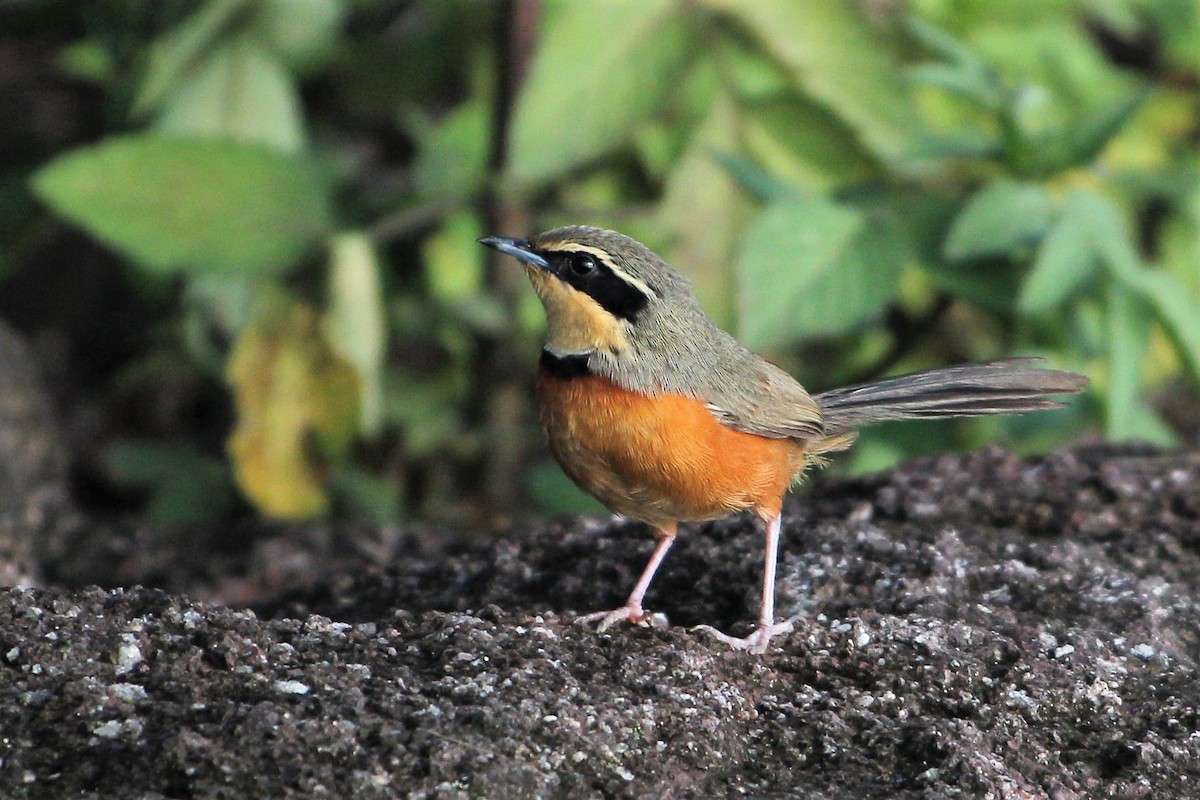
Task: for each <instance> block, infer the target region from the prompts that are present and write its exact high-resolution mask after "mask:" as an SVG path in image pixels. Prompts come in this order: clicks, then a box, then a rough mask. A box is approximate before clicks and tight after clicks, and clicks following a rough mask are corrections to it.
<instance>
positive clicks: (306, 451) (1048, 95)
mask: <svg viewBox="0 0 1200 800" xmlns="http://www.w3.org/2000/svg"><path fill="white" fill-rule="evenodd" d="M0 14H2V15H3V18H2V22H3V24H2V25H0V117H2V118H3V119H4V120H5V123H4V125H3V126H2V129H0V153H2V154H3V159H2V161H0V164H2V166H0V169H2V174H0V231H3V236H0V314H2V315H3V316H4V317H5V318H6V319H7V320H9V321H10V322H11V323H12V324H13V325H15V326H16V327H18V328H19V329H21V330H23V331H24V332H26V333H27V334H28V335H29V336H30V337H32V339H33V341H34V342H35V343H36V345H37V346H38V349H39V351H40V352H41V353H42V355H43V357H44V359H45V360H46V362H47V364H49V365H50V374H51V383H52V385H53V387H54V389H55V392H56V397H57V399H58V401H59V403H60V404H61V406H62V410H63V414H64V418H65V419H66V420H67V421H68V429H69V432H70V435H71V439H72V445H73V448H74V452H75V454H76V462H77V468H76V475H77V479H78V480H77V483H78V486H77V489H78V492H79V494H80V496H81V497H82V498H83V499H84V500H85V502H88V503H89V504H91V505H92V506H93V507H94V508H97V509H112V510H129V509H137V510H140V511H144V512H145V513H147V514H149V515H151V516H153V517H155V518H158V519H166V520H213V519H221V518H227V517H231V516H238V515H248V514H253V513H263V514H269V515H277V516H286V517H315V516H335V517H343V518H347V517H348V518H357V519H367V520H378V521H396V520H403V519H412V518H427V519H438V520H442V521H447V522H453V523H455V524H462V525H481V524H486V523H489V522H493V521H495V520H496V519H499V518H503V517H509V516H512V515H517V514H524V513H539V512H540V513H544V512H549V511H570V510H585V509H589V508H595V506H594V504H591V501H589V500H587V499H586V498H584V497H583V496H582V495H580V494H579V493H578V492H577V491H575V490H574V489H573V487H571V486H570V484H569V483H568V482H567V480H566V479H565V478H564V477H563V476H562V475H561V474H560V473H559V472H558V470H557V468H556V467H554V466H553V465H552V464H551V463H550V462H549V460H548V459H547V456H546V452H545V449H544V447H543V445H542V443H541V439H540V435H539V432H538V430H537V425H536V418H535V415H534V413H533V410H532V402H531V386H532V382H533V376H534V371H535V366H534V365H535V361H536V356H537V352H538V348H539V346H540V343H539V341H540V336H541V329H542V326H543V324H544V323H543V319H542V315H541V310H540V307H539V306H538V305H537V302H536V300H535V299H534V297H533V295H532V293H531V292H530V291H529V290H528V287H526V286H525V285H524V278H523V276H522V275H521V274H520V272H519V270H517V269H516V268H515V267H514V266H513V264H511V263H506V262H505V261H504V260H496V259H494V257H493V256H492V255H491V254H490V253H489V252H488V251H486V250H485V249H484V248H481V247H479V246H478V245H477V244H476V243H475V239H476V237H478V236H481V235H485V234H489V233H499V234H516V235H524V234H531V233H535V232H537V231H540V230H544V229H547V228H550V227H553V226H557V225H560V224H567V223H584V224H592V225H599V226H604V227H612V228H616V229H619V230H621V231H623V232H626V233H628V234H630V235H632V236H634V237H635V238H638V239H640V240H642V241H643V242H645V243H646V244H647V245H649V246H650V247H652V248H653V249H655V250H657V251H659V252H660V253H663V254H664V255H666V256H667V258H668V260H670V261H671V262H672V263H673V264H674V265H675V266H676V267H677V268H678V269H680V270H681V271H682V272H684V273H685V274H687V275H688V276H689V277H690V278H691V279H692V280H693V281H694V282H695V284H696V287H697V290H698V292H699V294H700V296H701V300H702V302H703V303H704V305H705V307H706V308H707V310H708V311H709V313H710V314H711V315H712V316H713V317H714V318H716V319H717V320H718V321H719V323H720V324H722V325H723V326H725V327H726V328H728V329H730V330H731V331H733V332H735V333H736V334H737V335H738V336H739V337H740V338H741V339H742V340H743V341H744V342H745V343H746V344H747V345H749V346H751V347H752V348H754V349H756V350H758V351H759V352H762V353H764V354H766V355H768V356H770V357H771V358H772V359H773V360H775V361H777V362H778V363H780V364H781V365H783V366H785V367H786V368H787V369H789V370H790V371H791V372H793V374H795V375H797V376H798V377H799V378H800V380H801V381H802V382H803V383H804V384H805V385H806V386H807V387H808V388H809V389H810V390H813V391H817V390H823V389H828V388H832V387H834V386H836V385H841V384H845V383H848V382H853V381H858V380H865V379H869V378H873V377H877V376H880V375H883V374H887V373H892V372H898V371H902V370H907V369H918V368H924V367H930V366H936V365H941V364H946V363H951V362H957V361H964V360H972V359H985V358H991V357H997V356H1002V355H1007V354H1032V355H1043V356H1045V357H1046V358H1047V359H1048V360H1049V362H1050V363H1052V364H1053V365H1054V366H1058V367H1062V368H1067V369H1072V370H1078V371H1081V372H1084V373H1087V374H1088V375H1089V376H1091V377H1092V379H1093V386H1094V388H1093V390H1092V391H1091V392H1090V393H1089V394H1087V395H1086V396H1084V397H1081V398H1079V399H1078V400H1077V401H1076V402H1073V403H1072V404H1071V405H1070V406H1069V407H1068V408H1067V409H1064V410H1063V411H1060V412H1055V413H1046V414H1038V415H1032V416H1030V417H1025V418H1017V419H1004V420H984V421H969V422H964V423H957V424H948V423H947V424H924V425H916V424H910V425H905V426H898V427H894V428H891V427H881V428H879V429H876V430H873V431H871V432H869V433H868V434H867V435H865V436H864V437H863V439H862V441H861V443H860V445H859V446H858V447H857V449H856V450H855V451H854V453H853V455H852V456H851V457H850V458H849V459H846V460H843V461H842V462H841V463H842V467H843V468H844V469H850V470H870V469H877V468H881V467H884V466H886V465H887V464H889V463H891V462H893V461H895V460H896V459H899V458H903V457H909V456H913V455H916V454H922V453H928V452H933V451H939V450H947V449H953V448H963V447H971V446H977V445H979V444H981V443H983V442H985V441H991V440H999V441H1001V442H1003V443H1005V444H1006V445H1007V446H1010V447H1014V448H1017V449H1019V450H1037V449H1047V448H1051V447H1054V446H1056V445H1058V444H1061V443H1063V442H1065V441H1068V440H1071V439H1073V438H1078V437H1080V436H1082V435H1097V434H1099V435H1103V436H1105V437H1108V438H1111V439H1115V440H1126V439H1139V440H1149V441H1151V442H1155V443H1159V444H1164V445H1170V444H1177V443H1185V442H1190V443H1193V444H1194V443H1195V442H1196V441H1197V430H1198V427H1200V413H1198V412H1197V410H1196V409H1197V406H1198V404H1197V402H1196V401H1197V379H1198V377H1200V161H1198V158H1197V144H1198V142H1200V6H1198V5H1197V4H1196V3H1195V2H1194V1H1193V0H1005V1H1004V2H993V1H992V0H908V1H907V2H904V1H902V0H686V1H685V0H558V2H552V1H551V0H545V1H544V2H536V0H512V1H511V2H483V0H474V1H466V0H425V1H424V2H421V1H414V2H399V1H397V0H347V1H346V2H339V1H338V0H156V2H153V3H146V2H140V0H89V1H87V2H77V1H76V0H0Z"/></svg>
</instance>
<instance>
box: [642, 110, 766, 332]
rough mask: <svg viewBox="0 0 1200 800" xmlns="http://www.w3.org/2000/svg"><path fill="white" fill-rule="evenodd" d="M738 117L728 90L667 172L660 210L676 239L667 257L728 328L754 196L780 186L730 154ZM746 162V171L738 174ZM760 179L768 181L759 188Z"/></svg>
mask: <svg viewBox="0 0 1200 800" xmlns="http://www.w3.org/2000/svg"><path fill="white" fill-rule="evenodd" d="M739 121H740V116H739V113H738V108H737V104H736V102H735V101H734V99H733V98H732V97H730V96H729V95H728V94H727V93H725V92H721V93H720V94H718V95H717V96H716V97H715V98H714V99H713V101H712V102H710V103H709V105H708V115H707V116H706V117H705V119H704V121H703V122H701V123H700V125H699V127H698V128H696V130H695V131H694V132H693V133H692V136H691V138H690V139H689V140H688V143H687V147H686V148H685V149H684V151H683V153H682V154H681V155H680V156H679V158H678V159H677V160H676V162H675V164H674V166H673V168H672V169H671V171H670V173H669V174H668V175H667V181H666V186H665V187H664V188H663V195H662V200H661V201H660V202H659V204H658V214H657V219H658V221H659V222H660V223H661V224H662V226H663V227H664V228H665V229H666V232H667V235H668V237H669V239H670V242H671V246H670V248H669V249H668V250H667V252H666V253H665V255H666V256H667V258H668V260H669V261H670V262H671V263H673V264H676V265H677V266H679V267H680V268H681V269H683V270H685V271H686V272H687V275H688V277H689V278H690V279H691V281H692V283H693V285H694V286H695V287H696V295H697V297H699V299H700V304H701V305H702V306H703V307H704V310H705V311H707V312H708V314H709V316H711V317H712V318H713V319H714V320H715V321H716V322H717V324H718V325H721V326H723V327H732V325H733V322H734V313H735V312H734V303H735V298H734V293H733V291H732V285H733V270H732V269H730V266H729V265H730V264H732V263H733V260H734V254H735V253H736V252H737V246H738V238H739V236H740V234H741V229H742V223H743V222H744V221H745V219H746V217H747V216H748V215H749V213H750V201H749V197H750V195H752V194H756V193H757V191H758V189H759V188H761V190H762V191H765V192H770V191H772V190H773V189H775V188H779V184H778V182H777V181H775V180H774V178H773V176H770V175H767V174H766V173H764V172H763V171H762V170H761V169H759V168H758V167H757V165H755V164H750V163H749V162H746V161H745V159H743V158H741V157H740V156H733V155H725V153H726V152H727V151H728V150H731V149H733V148H735V147H736V146H737V139H738V128H739ZM741 165H745V166H746V167H747V170H746V173H742V172H739V166H741ZM747 176H748V177H747ZM760 179H761V180H762V181H763V182H764V184H763V186H762V187H756V186H755V185H754V184H755V181H757V180H760Z"/></svg>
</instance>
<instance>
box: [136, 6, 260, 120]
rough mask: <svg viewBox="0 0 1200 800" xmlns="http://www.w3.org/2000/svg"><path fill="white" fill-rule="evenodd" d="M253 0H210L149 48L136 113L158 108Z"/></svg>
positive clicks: (240, 16)
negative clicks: (147, 61)
mask: <svg viewBox="0 0 1200 800" xmlns="http://www.w3.org/2000/svg"><path fill="white" fill-rule="evenodd" d="M249 4H250V0H209V2H208V3H206V4H205V5H204V7H203V8H201V9H200V10H199V11H197V12H196V13H195V14H192V16H190V17H188V18H187V19H186V20H185V21H184V22H183V23H181V24H180V25H179V26H178V27H176V28H175V29H174V30H173V31H171V32H170V33H169V34H167V35H166V36H164V37H163V38H162V39H159V40H158V41H156V42H155V43H154V44H153V45H152V46H151V48H150V59H149V64H148V66H147V68H146V77H145V78H144V79H143V80H142V84H141V87H140V89H139V90H138V94H137V97H136V98H135V99H134V101H133V114H134V115H135V116H139V117H141V116H145V115H147V114H149V113H151V112H152V111H154V110H156V109H157V108H158V107H159V106H161V105H162V103H163V102H164V101H165V100H166V98H167V96H168V95H169V94H170V93H171V92H172V91H173V90H174V89H175V86H176V84H177V83H178V82H179V81H180V79H181V78H182V77H183V76H184V75H185V74H186V73H187V71H188V70H190V69H192V68H193V67H194V66H195V65H196V63H197V62H198V61H199V60H200V59H201V58H202V57H203V56H204V54H205V52H206V51H207V50H208V49H209V48H210V47H212V46H213V45H214V44H215V43H216V42H217V41H218V40H219V39H220V38H221V36H222V35H223V34H224V33H225V32H227V31H229V30H230V29H231V28H233V27H234V25H236V24H237V22H238V21H239V20H240V19H241V18H242V15H243V12H244V11H246V9H247V7H248V6H249Z"/></svg>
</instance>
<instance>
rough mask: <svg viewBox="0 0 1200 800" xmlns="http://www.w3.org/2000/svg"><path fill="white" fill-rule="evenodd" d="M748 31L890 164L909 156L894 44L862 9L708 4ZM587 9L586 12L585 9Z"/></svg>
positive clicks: (911, 121) (807, 3)
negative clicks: (879, 32)
mask: <svg viewBox="0 0 1200 800" xmlns="http://www.w3.org/2000/svg"><path fill="white" fill-rule="evenodd" d="M704 4H705V5H707V6H710V7H712V8H714V9H716V10H719V11H723V12H726V13H728V14H729V15H730V16H731V17H733V18H734V19H735V20H737V21H738V22H740V23H741V24H742V25H743V26H745V27H746V28H747V29H749V30H750V31H751V32H752V33H753V34H754V36H755V37H757V38H758V40H759V41H761V42H762V43H763V45H764V46H765V47H766V49H767V50H768V51H769V52H770V53H771V55H773V56H774V57H775V58H776V59H778V60H779V61H780V62H781V63H783V65H784V66H785V67H787V68H788V69H789V70H790V71H791V73H792V76H793V79H794V80H795V81H796V83H797V85H799V86H800V87H801V88H802V89H804V91H805V92H806V93H807V94H808V95H809V96H810V97H811V98H813V99H814V100H816V101H817V102H819V103H822V104H823V105H825V106H826V107H827V108H829V109H830V110H832V111H833V113H834V114H835V115H836V116H837V117H839V118H840V119H841V120H842V121H843V122H844V123H846V125H848V126H849V127H850V128H851V129H853V130H854V131H855V132H856V133H857V134H858V137H859V139H860V140H861V141H862V142H863V143H864V144H865V145H866V146H867V147H868V148H869V149H870V150H871V151H872V152H873V153H875V154H876V155H877V156H879V157H881V158H883V159H885V160H895V159H899V158H900V157H902V156H903V155H904V153H905V152H906V151H907V150H908V146H909V142H910V140H911V138H912V136H913V134H914V132H915V131H916V128H917V124H916V120H917V117H916V115H915V114H914V113H913V105H912V102H911V98H910V96H909V92H908V87H907V86H906V85H905V83H904V82H903V81H902V80H901V78H900V68H899V60H898V58H897V56H896V53H895V49H894V47H893V45H892V43H891V42H890V41H888V40H887V39H885V38H884V37H883V36H881V35H878V34H876V33H875V32H874V31H873V30H872V28H871V25H870V24H869V23H868V22H867V20H866V18H865V16H864V15H863V13H862V12H861V11H860V6H859V4H857V3H848V2H830V0H705V2H704ZM581 5H584V4H581Z"/></svg>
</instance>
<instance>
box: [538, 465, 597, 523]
mask: <svg viewBox="0 0 1200 800" xmlns="http://www.w3.org/2000/svg"><path fill="white" fill-rule="evenodd" d="M525 486H526V490H527V491H528V492H529V497H530V499H532V500H533V502H534V503H536V504H537V506H538V508H540V509H541V510H542V511H543V512H544V513H547V514H603V513H605V512H606V509H605V508H604V506H602V505H600V503H599V502H597V501H596V500H595V499H593V498H592V496H591V495H589V494H587V493H585V492H584V491H583V490H582V489H580V488H579V487H578V486H576V485H575V484H574V483H572V482H571V479H570V478H568V477H567V476H566V475H564V474H563V471H562V470H561V469H559V467H558V465H557V464H553V463H551V462H549V461H543V462H542V463H541V464H538V465H537V466H535V467H533V468H532V469H530V470H529V472H528V473H526V476H525Z"/></svg>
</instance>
